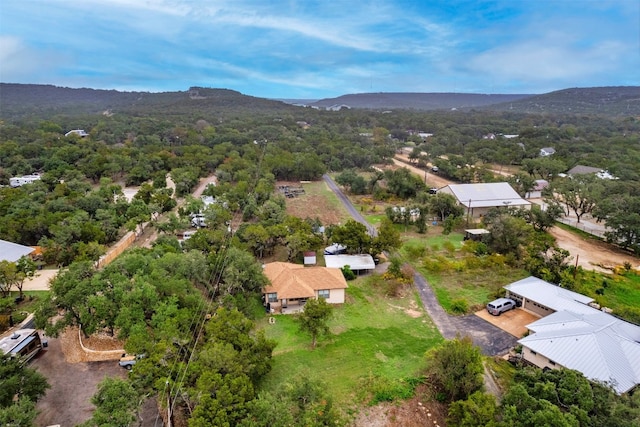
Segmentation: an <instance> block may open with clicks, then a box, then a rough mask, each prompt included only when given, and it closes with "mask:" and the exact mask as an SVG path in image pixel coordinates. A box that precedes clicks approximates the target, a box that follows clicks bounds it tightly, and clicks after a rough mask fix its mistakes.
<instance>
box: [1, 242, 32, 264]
mask: <svg viewBox="0 0 640 427" xmlns="http://www.w3.org/2000/svg"><path fill="white" fill-rule="evenodd" d="M34 251H35V248H32V247H30V246H23V245H19V244H17V243H13V242H8V241H6V240H0V261H9V262H16V261H18V260H19V259H20V258H22V257H23V256H27V255H29V254H31V253H33V252H34Z"/></svg>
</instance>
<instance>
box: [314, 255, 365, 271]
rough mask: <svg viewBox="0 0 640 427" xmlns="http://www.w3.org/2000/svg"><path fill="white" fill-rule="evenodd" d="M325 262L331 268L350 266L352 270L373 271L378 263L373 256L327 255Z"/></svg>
mask: <svg viewBox="0 0 640 427" xmlns="http://www.w3.org/2000/svg"><path fill="white" fill-rule="evenodd" d="M324 262H325V264H326V265H327V267H330V268H342V267H344V266H345V265H348V266H349V268H350V269H351V270H373V269H374V268H376V263H375V262H374V261H373V257H372V256H371V255H366V254H361V255H325V256H324Z"/></svg>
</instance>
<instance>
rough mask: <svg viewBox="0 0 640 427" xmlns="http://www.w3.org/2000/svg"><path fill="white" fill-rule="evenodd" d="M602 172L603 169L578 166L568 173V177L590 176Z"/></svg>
mask: <svg viewBox="0 0 640 427" xmlns="http://www.w3.org/2000/svg"><path fill="white" fill-rule="evenodd" d="M601 170H602V168H594V167H592V166H584V165H576V166H574V167H572V168H571V169H569V170H568V171H567V175H569V176H574V175H588V174H593V173H598V172H600V171H601Z"/></svg>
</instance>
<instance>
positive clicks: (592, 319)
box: [505, 277, 640, 393]
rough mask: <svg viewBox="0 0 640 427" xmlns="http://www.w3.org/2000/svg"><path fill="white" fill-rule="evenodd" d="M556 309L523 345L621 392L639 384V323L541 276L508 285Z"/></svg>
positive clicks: (532, 328) (532, 327)
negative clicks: (594, 303) (602, 308)
mask: <svg viewBox="0 0 640 427" xmlns="http://www.w3.org/2000/svg"><path fill="white" fill-rule="evenodd" d="M505 289H507V290H508V291H509V292H510V293H514V294H517V295H520V296H522V297H524V298H526V299H528V300H531V301H535V302H537V303H539V304H542V305H544V306H546V307H548V308H550V309H552V310H555V311H556V312H555V313H553V314H550V315H549V316H546V317H543V318H541V319H539V320H537V321H535V322H533V323H531V324H529V325H527V328H528V329H529V330H530V331H531V332H532V333H531V334H530V335H529V336H527V337H525V338H522V339H521V340H520V341H518V343H520V344H522V345H523V346H525V347H527V348H529V349H531V350H533V351H535V352H536V353H539V354H541V355H543V356H544V357H546V358H548V359H550V360H552V361H554V362H555V363H557V364H559V365H561V366H564V367H566V368H569V369H575V370H577V371H580V372H582V373H583V374H584V376H586V377H587V378H590V379H592V380H597V381H603V382H606V383H610V384H611V385H612V386H613V388H614V389H615V390H616V391H617V392H618V393H624V392H626V391H629V390H630V389H632V388H633V387H635V386H636V385H637V384H640V326H636V325H633V324H631V323H628V322H625V321H623V320H621V319H618V318H617V317H614V316H612V315H610V314H607V313H605V312H602V311H600V310H597V309H595V308H593V307H591V306H589V305H587V304H589V303H590V302H592V301H593V299H592V298H590V297H588V296H585V295H582V294H579V293H577V292H573V291H570V290H568V289H564V288H561V287H559V286H557V285H554V284H552V283H549V282H545V281H544V280H542V279H538V278H537V277H527V278H526V279H522V280H519V281H517V282H514V283H511V284H510V285H507V286H505Z"/></svg>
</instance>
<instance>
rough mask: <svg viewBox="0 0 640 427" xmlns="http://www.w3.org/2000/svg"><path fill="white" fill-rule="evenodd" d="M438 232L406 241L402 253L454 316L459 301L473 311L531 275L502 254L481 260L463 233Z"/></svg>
mask: <svg viewBox="0 0 640 427" xmlns="http://www.w3.org/2000/svg"><path fill="white" fill-rule="evenodd" d="M438 232H439V227H438V228H436V227H432V228H430V229H429V232H428V233H427V234H426V235H425V236H424V237H412V238H410V239H408V240H406V241H405V243H404V245H403V247H402V249H401V250H400V251H399V253H400V256H401V257H402V258H403V259H404V260H405V261H406V262H409V263H410V264H411V265H412V266H413V267H414V268H415V269H416V270H417V271H418V272H420V273H421V274H422V275H423V276H424V277H425V278H426V279H427V280H428V282H429V284H430V285H431V286H432V288H433V289H434V292H435V294H436V297H437V298H438V302H439V303H440V305H441V306H442V307H443V308H444V309H445V310H446V311H447V312H449V313H451V314H454V310H453V308H452V307H453V304H454V302H455V301H457V300H463V301H465V302H466V304H467V306H468V308H469V312H472V311H475V310H477V309H479V308H481V307H483V306H484V305H485V304H486V303H487V302H489V301H490V300H492V299H494V298H495V297H496V295H498V294H499V293H501V292H502V287H503V286H504V285H507V284H509V283H512V282H514V281H516V280H520V279H523V278H525V277H527V276H529V274H528V273H527V272H526V271H524V270H521V269H515V268H512V267H510V266H508V265H507V264H506V263H505V260H504V257H501V256H499V255H492V256H489V255H485V256H481V257H478V256H476V255H474V254H471V253H469V252H467V251H465V250H464V242H463V240H462V239H463V236H462V234H460V233H451V234H448V235H444V234H441V233H439V234H438Z"/></svg>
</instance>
